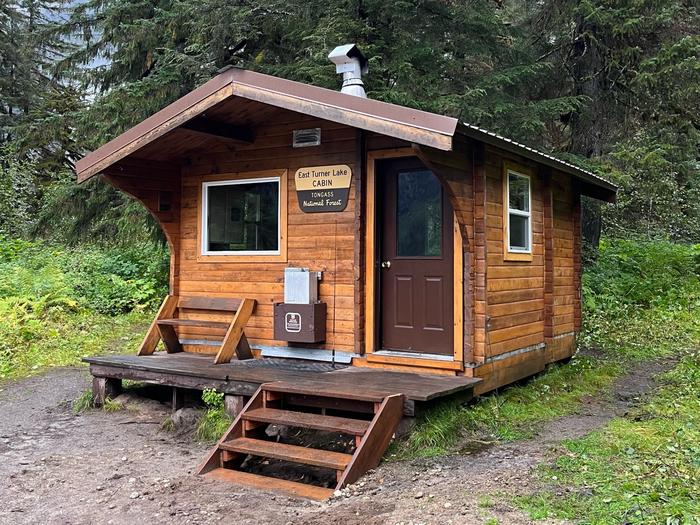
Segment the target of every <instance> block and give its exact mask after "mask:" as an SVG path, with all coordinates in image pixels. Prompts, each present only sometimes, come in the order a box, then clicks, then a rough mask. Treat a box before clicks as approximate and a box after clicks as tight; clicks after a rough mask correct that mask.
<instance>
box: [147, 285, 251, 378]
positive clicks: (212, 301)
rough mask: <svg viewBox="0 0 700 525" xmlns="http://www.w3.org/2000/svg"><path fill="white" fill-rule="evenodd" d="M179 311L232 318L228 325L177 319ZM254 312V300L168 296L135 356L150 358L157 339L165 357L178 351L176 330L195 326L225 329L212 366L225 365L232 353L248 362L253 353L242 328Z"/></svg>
mask: <svg viewBox="0 0 700 525" xmlns="http://www.w3.org/2000/svg"><path fill="white" fill-rule="evenodd" d="M182 309H186V310H203V311H214V312H219V313H223V312H226V313H231V314H233V318H232V319H231V321H229V322H223V321H209V320H200V319H181V318H180V317H179V315H178V314H179V311H180V310H182ZM254 309H255V300H254V299H221V298H212V297H177V296H174V295H169V296H167V297H166V298H165V301H163V304H162V305H161V307H160V309H159V310H158V314H157V315H156V318H155V319H154V320H153V323H151V326H150V328H149V329H148V332H147V333H146V337H145V338H144V340H143V343H141V347H140V348H139V352H138V355H151V354H152V353H153V352H155V349H156V347H157V346H158V342H159V341H161V340H162V341H163V344H164V345H165V349H166V351H167V352H168V353H169V354H170V353H175V352H182V350H183V349H182V343H181V342H180V337H179V336H178V333H177V330H176V328H178V327H183V328H184V327H199V328H219V329H222V330H226V335H225V336H224V339H223V341H221V346H220V348H219V351H218V352H217V354H216V357H215V358H214V364H217V365H218V364H221V363H228V362H229V361H231V359H232V358H233V355H234V354H235V355H236V357H237V358H238V359H241V360H242V359H251V358H252V357H253V353H252V352H251V350H250V345H249V344H248V339H247V338H246V336H245V332H244V329H245V325H246V323H247V322H248V319H250V316H251V314H252V313H253V310H254Z"/></svg>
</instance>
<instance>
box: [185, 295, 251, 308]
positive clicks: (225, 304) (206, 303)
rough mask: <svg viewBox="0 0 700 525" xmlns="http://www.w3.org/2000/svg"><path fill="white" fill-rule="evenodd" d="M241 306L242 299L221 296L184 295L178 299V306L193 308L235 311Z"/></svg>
mask: <svg viewBox="0 0 700 525" xmlns="http://www.w3.org/2000/svg"><path fill="white" fill-rule="evenodd" d="M240 306H241V299H223V298H219V297H199V296H183V297H180V299H179V301H178V308H190V309H192V310H219V311H222V312H235V311H237V310H238V308H239V307H240Z"/></svg>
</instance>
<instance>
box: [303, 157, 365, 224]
mask: <svg viewBox="0 0 700 525" xmlns="http://www.w3.org/2000/svg"><path fill="white" fill-rule="evenodd" d="M294 181H295V183H296V188H297V199H299V207H300V208H301V211H303V212H306V213H319V212H329V211H343V210H344V209H345V207H346V206H347V205H348V195H349V193H350V183H351V182H352V171H351V170H350V167H349V166H347V165H345V164H339V165H335V166H313V167H310V168H299V169H298V170H297V172H296V175H295V176H294Z"/></svg>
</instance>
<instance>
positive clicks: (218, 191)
mask: <svg viewBox="0 0 700 525" xmlns="http://www.w3.org/2000/svg"><path fill="white" fill-rule="evenodd" d="M205 190H206V193H205V198H206V209H207V220H206V234H207V235H206V244H205V248H206V251H207V252H269V251H277V250H279V181H277V180H274V181H269V180H268V181H261V182H245V183H240V182H233V181H232V182H231V183H228V184H211V185H205Z"/></svg>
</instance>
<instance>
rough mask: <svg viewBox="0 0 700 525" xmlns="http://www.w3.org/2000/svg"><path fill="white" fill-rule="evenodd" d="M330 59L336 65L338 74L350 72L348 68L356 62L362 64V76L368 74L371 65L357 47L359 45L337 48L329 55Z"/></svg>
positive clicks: (346, 45)
mask: <svg viewBox="0 0 700 525" xmlns="http://www.w3.org/2000/svg"><path fill="white" fill-rule="evenodd" d="M328 58H329V60H330V61H331V62H333V63H334V64H335V69H336V72H338V73H343V72H345V71H348V69H346V66H347V65H348V64H352V63H353V62H354V61H355V60H357V61H359V63H360V71H361V72H362V74H363V75H364V74H367V71H368V70H369V65H368V61H367V57H365V55H363V54H362V51H360V49H359V48H358V47H357V44H345V45H342V46H338V47H336V48H335V49H334V50H333V51H331V52H330V53H329V54H328Z"/></svg>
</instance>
